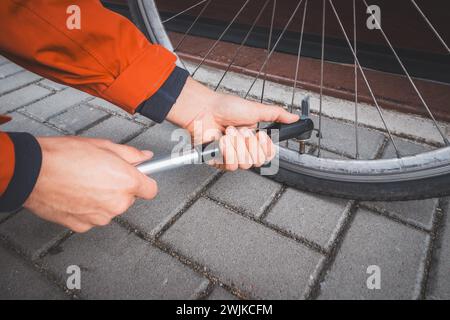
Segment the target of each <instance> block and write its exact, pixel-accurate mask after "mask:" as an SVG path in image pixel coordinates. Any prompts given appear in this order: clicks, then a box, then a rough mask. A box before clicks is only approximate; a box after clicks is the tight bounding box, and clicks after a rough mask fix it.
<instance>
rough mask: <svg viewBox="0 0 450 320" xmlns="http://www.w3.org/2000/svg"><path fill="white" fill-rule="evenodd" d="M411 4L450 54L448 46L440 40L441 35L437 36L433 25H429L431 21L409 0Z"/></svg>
mask: <svg viewBox="0 0 450 320" xmlns="http://www.w3.org/2000/svg"><path fill="white" fill-rule="evenodd" d="M411 2H412V4H413V5H414V7H416V9H417V11H418V12H419V13H420V15H421V16H422V17H423V19H424V20H425V22H426V23H427V24H428V26H429V27H430V29H431V30H432V31H433V32H434V35H435V36H436V37H437V38H438V39H439V41H440V42H441V43H442V45H443V46H444V48H445V50H447V53H450V48H449V47H448V45H447V44H446V43H445V41H444V39H442V37H441V35H440V34H439V32H438V31H437V30H436V28H435V27H434V26H433V24H432V23H431V21H430V20H429V19H428V18H427V16H426V15H425V13H423V11H422V9H420V7H419V6H418V5H417V3H416V1H414V0H411Z"/></svg>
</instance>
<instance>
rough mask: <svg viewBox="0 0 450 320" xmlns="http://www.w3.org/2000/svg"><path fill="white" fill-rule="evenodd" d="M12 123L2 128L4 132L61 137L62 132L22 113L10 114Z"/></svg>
mask: <svg viewBox="0 0 450 320" xmlns="http://www.w3.org/2000/svg"><path fill="white" fill-rule="evenodd" d="M10 116H11V117H12V118H13V119H12V121H10V122H7V123H5V124H3V125H1V126H0V128H1V130H2V131H17V132H29V133H31V134H32V135H35V136H60V135H62V134H61V132H59V131H57V130H55V129H53V128H50V127H48V126H46V125H45V124H43V123H40V122H38V121H35V120H33V119H30V118H28V117H26V116H24V115H22V114H20V113H17V112H13V113H11V114H10Z"/></svg>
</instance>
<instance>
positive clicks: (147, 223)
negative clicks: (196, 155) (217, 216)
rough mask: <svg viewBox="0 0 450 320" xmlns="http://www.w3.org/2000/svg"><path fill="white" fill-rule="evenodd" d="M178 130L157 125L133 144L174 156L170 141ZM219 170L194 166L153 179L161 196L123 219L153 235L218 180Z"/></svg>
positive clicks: (137, 208) (136, 207)
mask: <svg viewBox="0 0 450 320" xmlns="http://www.w3.org/2000/svg"><path fill="white" fill-rule="evenodd" d="M173 129H175V127H174V126H172V125H169V124H161V125H157V126H155V127H153V128H151V129H149V130H147V131H146V132H145V133H144V134H141V135H140V136H138V137H137V138H135V139H134V140H132V141H130V143H129V145H132V146H134V147H136V148H139V149H142V150H144V149H150V150H151V151H153V153H154V154H155V157H159V156H165V155H170V153H171V152H172V147H173V146H174V145H175V144H176V142H172V141H171V139H170V136H171V133H172V131H173ZM216 173H217V170H216V169H214V168H212V167H210V166H207V165H200V164H196V165H191V166H187V167H184V168H179V169H176V170H173V171H168V172H162V173H158V174H155V175H154V176H153V177H152V178H154V179H155V180H156V182H157V183H158V190H159V194H158V196H157V197H156V198H155V199H153V200H151V201H145V200H138V201H137V202H136V204H135V205H134V206H133V207H132V208H131V209H130V210H129V211H128V212H127V213H126V214H125V215H123V217H124V218H125V219H126V220H128V221H129V222H130V223H132V224H133V225H136V226H139V228H140V229H141V230H144V231H146V232H148V233H150V234H152V235H154V234H155V233H157V232H158V230H160V228H161V227H162V226H163V225H164V224H165V223H166V222H167V221H168V220H169V219H170V218H171V217H173V216H174V215H175V214H176V213H177V212H178V211H180V210H181V209H182V208H183V206H184V205H186V203H187V202H189V201H191V199H192V198H193V197H195V195H196V194H197V193H198V192H200V190H201V189H202V188H203V187H204V186H205V185H206V184H207V183H208V182H209V181H210V180H211V179H212V178H213V177H214V175H215V174H216Z"/></svg>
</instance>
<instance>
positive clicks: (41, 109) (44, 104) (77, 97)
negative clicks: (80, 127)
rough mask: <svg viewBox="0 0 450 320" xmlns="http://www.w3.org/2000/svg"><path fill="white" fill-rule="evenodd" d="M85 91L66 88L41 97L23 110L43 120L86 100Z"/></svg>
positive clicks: (87, 96)
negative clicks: (43, 97)
mask: <svg viewBox="0 0 450 320" xmlns="http://www.w3.org/2000/svg"><path fill="white" fill-rule="evenodd" d="M89 97H90V96H89V95H88V94H87V93H84V92H82V91H78V90H75V89H72V88H68V89H66V90H63V91H61V92H58V93H56V94H54V95H51V96H50V97H47V98H45V99H42V100H40V101H38V102H36V103H33V104H31V105H29V106H27V107H26V108H25V111H26V112H27V113H29V114H31V115H33V116H34V117H36V118H38V119H41V120H42V121H45V120H47V119H49V118H50V117H52V116H54V115H56V114H58V113H61V112H62V111H64V110H66V109H68V108H70V107H72V106H74V105H76V104H79V103H81V102H82V101H84V100H87V99H88V98H89Z"/></svg>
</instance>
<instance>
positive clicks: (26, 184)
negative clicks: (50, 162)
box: [0, 132, 42, 212]
mask: <svg viewBox="0 0 450 320" xmlns="http://www.w3.org/2000/svg"><path fill="white" fill-rule="evenodd" d="M8 135H9V137H10V138H11V141H12V142H13V144H14V153H15V164H14V174H13V177H12V179H11V181H10V182H9V185H8V187H7V188H6V190H5V192H4V193H3V195H2V196H1V197H0V212H12V211H15V210H17V209H20V208H21V207H22V206H23V204H24V203H25V201H26V200H27V199H28V197H29V196H30V194H31V192H32V191H33V189H34V186H35V184H36V181H37V179H38V177H39V173H40V171H41V165H42V150H41V146H40V145H39V142H38V141H37V140H36V138H35V137H33V136H32V135H31V134H29V133H24V132H8Z"/></svg>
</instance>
